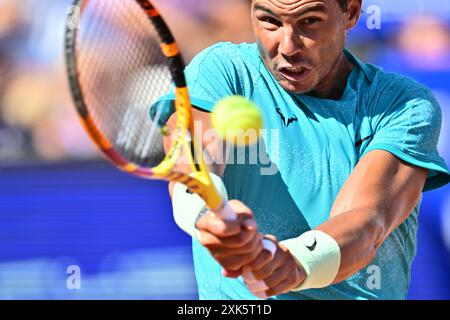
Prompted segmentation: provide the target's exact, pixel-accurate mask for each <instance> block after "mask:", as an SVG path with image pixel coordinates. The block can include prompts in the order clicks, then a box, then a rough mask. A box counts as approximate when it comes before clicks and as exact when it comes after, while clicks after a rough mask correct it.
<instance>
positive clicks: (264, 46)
mask: <svg viewBox="0 0 450 320" xmlns="http://www.w3.org/2000/svg"><path fill="white" fill-rule="evenodd" d="M255 37H256V42H257V44H258V49H259V52H260V53H261V56H262V57H263V58H264V59H273V58H275V57H276V56H277V48H278V44H277V38H276V32H269V31H267V30H256V31H255Z"/></svg>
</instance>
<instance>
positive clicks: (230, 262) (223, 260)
mask: <svg viewBox="0 0 450 320" xmlns="http://www.w3.org/2000/svg"><path fill="white" fill-rule="evenodd" d="M259 250H260V251H261V250H262V247H260V248H259ZM258 254H259V253H258V252H251V253H249V254H246V255H232V256H229V257H219V258H216V257H214V258H216V260H218V261H219V263H220V264H221V265H222V266H223V267H224V268H225V269H229V270H232V271H237V270H239V269H241V268H243V267H244V266H246V265H247V264H249V263H250V261H252V260H254V259H255V257H256V256H257V255H258Z"/></svg>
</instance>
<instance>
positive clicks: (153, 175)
mask: <svg viewBox="0 0 450 320" xmlns="http://www.w3.org/2000/svg"><path fill="white" fill-rule="evenodd" d="M134 1H136V2H137V3H138V4H139V5H140V7H141V8H142V9H143V12H145V14H146V15H147V17H148V19H149V23H151V24H152V25H153V27H154V28H155V30H156V31H157V34H158V36H159V39H160V47H161V52H162V53H163V54H164V56H165V57H166V58H167V59H168V65H169V69H170V73H171V76H172V80H173V82H174V84H175V89H174V90H175V110H176V114H177V121H176V125H175V126H176V129H175V130H176V131H177V135H176V136H177V138H176V139H175V140H173V141H172V144H171V147H170V149H169V151H168V152H167V154H166V156H165V158H164V160H163V161H162V162H161V163H160V164H159V165H158V166H156V167H154V168H148V167H143V166H140V165H138V164H136V163H133V162H131V161H129V160H127V159H126V158H124V157H123V156H122V155H121V154H120V153H119V152H118V151H117V150H115V149H114V146H113V144H112V143H111V142H110V141H109V140H108V138H107V137H106V136H105V135H104V134H103V133H102V131H101V130H100V129H99V128H98V126H97V125H96V123H95V122H94V120H93V118H92V117H91V115H90V114H89V108H88V107H87V105H86V102H85V101H84V98H83V90H82V87H81V85H80V76H79V72H78V60H77V39H78V32H79V30H78V28H76V27H75V28H73V27H72V28H69V27H67V28H66V32H65V55H66V68H67V74H68V75H69V83H70V89H71V93H72V98H73V101H74V103H75V107H76V110H77V113H78V115H79V119H80V121H81V124H82V125H83V127H84V129H85V130H86V132H87V133H88V135H89V137H90V138H91V140H92V141H93V142H94V143H95V145H96V146H97V147H98V148H99V149H100V150H101V152H102V153H103V155H104V156H106V158H107V159H108V160H109V161H110V162H112V163H113V164H114V165H115V166H116V167H118V168H119V169H121V170H122V171H124V172H126V173H130V174H133V175H136V176H139V177H141V178H146V179H159V180H166V181H171V182H179V183H182V184H184V185H186V187H188V189H189V190H190V191H191V192H194V193H196V194H198V195H199V196H200V197H201V198H202V199H203V200H204V201H205V203H206V205H207V206H208V207H209V208H210V209H211V210H212V211H222V210H223V209H224V206H225V204H226V203H224V201H223V199H222V196H221V195H220V193H219V192H218V191H217V189H216V188H215V187H214V185H213V183H212V180H211V178H210V176H209V173H208V168H207V166H206V164H205V162H204V160H203V156H202V154H203V153H202V147H201V144H200V143H199V142H198V141H197V138H196V135H195V134H194V123H193V115H192V105H191V102H190V98H189V90H188V88H187V84H186V79H185V77H184V68H185V63H184V60H183V57H182V55H181V52H180V50H179V47H178V45H177V43H176V41H175V38H174V36H173V35H172V33H171V31H170V29H169V27H168V26H167V24H166V22H165V21H164V19H163V17H162V16H161V14H160V13H159V11H158V10H157V9H156V8H155V7H154V5H153V4H152V2H151V1H149V0H134ZM89 2H90V1H89V0H75V1H74V3H73V5H74V6H76V7H78V8H79V9H80V22H81V19H82V17H83V12H84V10H85V8H86V7H87V5H88V4H89ZM183 148H184V150H188V152H187V155H188V157H189V160H188V161H189V164H190V166H191V170H192V172H191V173H190V174H187V173H184V172H178V171H175V169H174V168H175V166H176V163H177V160H178V158H179V157H180V156H181V153H182V152H181V150H183Z"/></svg>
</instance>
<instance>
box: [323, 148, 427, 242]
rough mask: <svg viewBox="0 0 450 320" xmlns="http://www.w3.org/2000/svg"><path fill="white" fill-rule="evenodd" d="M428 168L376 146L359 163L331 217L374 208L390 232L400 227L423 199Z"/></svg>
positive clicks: (341, 193)
mask: <svg viewBox="0 0 450 320" xmlns="http://www.w3.org/2000/svg"><path fill="white" fill-rule="evenodd" d="M427 174H428V171H427V170H426V169H422V168H419V167H416V166H413V165H411V164H409V163H406V162H404V161H402V160H400V159H399V158H397V157H395V156H394V155H392V154H391V153H389V152H386V151H382V150H374V151H371V152H369V153H368V154H366V155H365V156H364V157H363V158H362V159H361V160H360V162H359V163H358V165H357V166H356V167H355V169H354V171H353V172H352V174H351V175H350V177H349V178H348V179H347V181H346V183H345V184H344V186H343V188H342V189H341V191H340V193H339V194H338V196H337V198H336V200H335V203H334V204H333V208H332V210H331V214H330V218H332V217H335V216H337V215H339V214H341V213H343V212H349V211H355V210H357V211H359V210H364V211H365V212H372V214H374V215H375V217H374V219H376V220H378V222H379V223H380V224H381V225H382V226H383V229H384V230H385V232H386V235H387V234H389V233H390V232H392V231H393V230H394V229H395V228H397V227H398V226H399V225H400V224H401V223H402V222H403V221H404V220H405V219H406V218H407V217H408V215H409V214H410V213H411V212H412V210H413V209H414V207H415V206H416V204H417V202H418V201H419V199H420V195H421V193H422V190H423V187H424V184H425V181H426V178H427Z"/></svg>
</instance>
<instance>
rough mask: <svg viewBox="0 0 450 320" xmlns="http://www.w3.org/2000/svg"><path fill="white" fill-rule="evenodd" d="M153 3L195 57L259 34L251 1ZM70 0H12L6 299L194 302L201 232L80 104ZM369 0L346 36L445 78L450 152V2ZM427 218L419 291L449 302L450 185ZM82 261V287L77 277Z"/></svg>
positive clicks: (4, 202) (0, 114) (2, 174)
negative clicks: (69, 38) (111, 147)
mask: <svg viewBox="0 0 450 320" xmlns="http://www.w3.org/2000/svg"><path fill="white" fill-rule="evenodd" d="M155 2H156V3H157V4H158V5H159V8H160V10H161V11H162V12H163V13H164V11H166V10H167V12H169V11H170V14H168V20H169V24H170V25H171V26H172V28H173V29H174V32H175V34H176V36H177V38H178V39H179V42H180V45H181V47H182V50H183V53H184V55H185V57H186V58H187V60H189V59H191V58H192V57H193V56H194V55H195V54H196V53H197V52H199V51H200V50H201V49H203V48H205V47H206V46H208V45H210V44H212V43H215V42H217V41H222V40H230V41H234V42H241V41H252V32H251V27H250V22H249V19H248V18H247V17H248V16H249V1H248V0H227V1H220V0H195V1H180V0H165V1H163V0H159V1H155ZM69 4H70V1H67V0H39V1H38V0H23V1H16V0H0V299H196V298H197V289H196V284H195V279H194V275H193V267H192V257H191V251H190V239H189V237H187V236H186V235H185V234H184V233H183V232H182V231H180V230H179V229H178V228H177V226H176V225H175V224H174V222H173V219H172V216H171V206H170V201H169V200H170V199H169V197H168V193H167V186H166V184H165V183H162V182H155V181H146V180H141V179H138V178H134V177H131V176H128V175H126V174H123V173H121V172H118V171H117V170H116V169H114V168H113V167H111V166H110V165H109V164H108V163H106V162H104V161H103V160H102V159H99V157H98V154H97V152H96V151H95V150H94V148H93V147H92V144H91V143H90V142H89V141H88V139H87V138H86V136H85V134H84V132H83V131H82V129H81V127H80V125H79V123H78V120H77V118H76V115H75V113H74V112H73V111H72V106H71V101H70V97H69V94H68V89H67V82H66V80H65V74H64V63H63V62H64V61H63V58H62V52H63V49H62V48H63V45H62V39H63V32H64V26H65V16H66V14H67V12H68V6H69ZM363 6H364V13H363V15H362V17H361V20H360V22H359V25H358V27H357V28H355V29H354V30H353V31H352V32H351V34H350V35H349V41H348V46H349V47H350V48H351V49H352V50H353V51H354V52H355V53H357V54H358V55H359V56H360V57H361V58H362V59H363V60H366V61H369V62H372V63H375V64H379V65H381V66H383V67H384V68H385V69H386V70H389V71H394V72H400V73H403V74H406V75H409V76H411V77H413V78H415V79H417V80H418V81H420V82H422V83H424V84H426V85H428V86H429V87H430V88H432V89H433V91H434V92H435V95H436V97H437V98H438V100H439V101H440V103H441V106H442V110H443V127H442V133H441V140H440V144H439V149H440V151H441V153H442V155H443V156H444V158H446V160H447V163H450V137H449V133H450V81H449V79H450V2H448V1H442V0H434V1H433V0H427V1H419V0H416V1H412V0H396V1H388V0H386V1H381V0H378V1H376V0H373V1H367V0H363ZM229 12H233V16H232V18H231V17H230V15H229V14H228V13H229ZM193 32H195V34H197V36H196V37H194V38H195V39H193V37H191V36H190V35H192V34H193ZM419 218H420V228H419V239H418V244H419V245H418V253H417V257H416V259H415V262H414V265H413V270H412V281H411V287H410V292H409V298H410V299H449V298H450V273H449V270H450V187H449V186H447V187H445V188H442V189H439V190H436V191H432V192H428V193H426V194H425V195H424V200H423V204H422V210H421V215H420V217H419ZM73 265H75V266H78V267H79V268H80V270H81V288H80V289H79V290H77V289H75V290H70V289H68V287H67V279H68V278H70V270H69V273H68V268H69V266H73Z"/></svg>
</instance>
